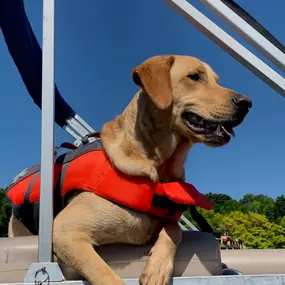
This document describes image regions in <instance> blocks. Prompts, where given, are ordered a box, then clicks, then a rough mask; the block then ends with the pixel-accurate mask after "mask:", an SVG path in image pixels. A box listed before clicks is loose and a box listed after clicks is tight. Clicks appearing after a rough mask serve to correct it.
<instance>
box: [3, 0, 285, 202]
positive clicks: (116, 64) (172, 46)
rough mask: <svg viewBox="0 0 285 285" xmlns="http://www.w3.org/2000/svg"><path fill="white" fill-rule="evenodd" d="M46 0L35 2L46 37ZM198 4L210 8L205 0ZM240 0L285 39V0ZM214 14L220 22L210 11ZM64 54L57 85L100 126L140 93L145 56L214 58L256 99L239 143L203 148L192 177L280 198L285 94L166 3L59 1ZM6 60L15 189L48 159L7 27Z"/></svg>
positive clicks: (59, 136)
mask: <svg viewBox="0 0 285 285" xmlns="http://www.w3.org/2000/svg"><path fill="white" fill-rule="evenodd" d="M41 2H42V1H32V0H29V1H27V0H26V1H25V6H26V11H27V13H28V16H29V19H30V22H31V24H32V27H33V29H34V32H35V34H36V36H37V38H38V40H39V41H40V42H41V40H42V34H41V32H42V24H41V16H42V4H41ZM191 2H192V3H194V4H195V6H196V7H198V8H201V10H202V11H205V9H204V8H203V7H201V5H198V4H199V3H198V1H191ZM261 2H263V4H262V3H261ZM79 3H80V4H79ZM237 3H239V4H241V5H242V6H243V7H244V8H245V9H247V10H248V11H249V12H250V13H252V14H253V16H255V17H256V18H257V19H258V20H259V21H261V23H262V24H263V25H265V27H267V28H268V29H269V30H270V31H271V32H272V33H273V34H274V35H275V36H276V37H277V38H278V39H279V40H280V41H281V42H283V44H284V43H285V33H284V26H285V20H284V9H285V2H284V1H282V0H271V1H270V5H268V3H266V2H265V1H257V0H239V1H237ZM257 3H258V5H257ZM206 15H208V16H209V17H210V18H211V19H216V17H215V16H214V15H212V14H211V13H210V12H208V11H206ZM217 22H218V23H220V24H221V22H220V21H217ZM221 26H222V27H225V29H226V31H228V32H229V33H230V34H232V35H234V36H235V37H236V38H239V37H237V36H236V34H234V33H233V32H232V31H231V30H230V29H229V28H228V27H226V26H225V25H223V24H222V25H221ZM242 43H244V41H242ZM246 46H247V45H246ZM250 49H251V48H250ZM251 50H252V49H251ZM55 52H56V83H57V85H58V87H59V90H60V92H61V94H62V96H63V97H64V98H65V99H66V100H67V101H68V102H69V104H70V105H71V106H72V107H73V108H74V109H75V110H76V112H77V113H78V114H79V115H81V117H83V118H84V119H85V120H86V121H87V122H88V123H89V124H90V125H92V126H93V127H94V128H95V129H96V130H100V128H101V126H102V124H103V123H104V122H106V121H108V120H111V119H113V118H114V117H115V116H116V114H119V113H120V112H122V111H123V109H124V108H125V106H126V105H127V104H128V102H129V101H130V100H131V98H132V97H133V95H134V93H135V92H136V90H137V87H136V86H135V85H134V84H133V82H132V80H131V76H130V74H131V70H132V68H133V67H134V66H135V65H137V64H139V63H140V62H142V61H143V60H144V59H145V58H147V57H150V56H153V55H157V54H168V53H171V54H187V55H193V56H195V57H198V58H200V59H202V60H203V61H206V62H208V63H209V64H210V65H211V66H212V67H213V68H214V69H215V71H216V72H217V73H218V74H219V75H220V82H221V84H222V85H225V86H227V87H229V88H232V89H235V90H237V91H238V92H240V93H243V94H246V95H248V96H249V97H251V99H252V100H253V108H252V110H251V112H250V114H249V115H248V117H247V119H246V120H245V122H244V123H243V124H242V125H241V126H240V127H238V128H237V129H236V135H237V136H236V138H235V139H234V140H233V141H232V142H231V143H230V144H229V145H227V146H225V147H222V148H219V149H217V148H216V149H212V148H209V147H206V146H203V145H196V146H194V147H193V149H192V151H191V153H190V155H189V159H188V162H187V181H188V182H191V183H193V184H194V185H195V186H196V187H197V188H198V189H199V190H200V191H201V192H204V193H205V192H210V191H211V192H219V193H227V194H229V195H231V196H232V197H234V198H240V197H242V196H243V195H244V194H245V193H248V192H251V193H255V194H258V193H262V194H267V195H270V196H272V197H274V198H275V197H276V196H278V195H281V194H283V193H284V185H285V175H284V157H285V147H284V145H285V129H284V122H285V112H284V110H285V99H284V98H282V97H281V96H280V95H278V94H277V93H276V92H274V91H272V90H271V89H270V88H269V87H268V86H267V85H266V84H265V83H263V82H262V81H261V80H259V79H258V78H256V77H255V76H254V75H253V74H252V73H251V72H249V71H248V70H247V69H246V68H244V67H243V66H242V65H240V64H239V63H238V62H236V61H235V60H234V59H233V58H232V57H230V56H229V55H228V54H226V53H225V52H223V51H222V50H221V49H220V48H219V47H218V46H216V45H215V44H214V43H212V42H211V41H210V40H209V39H208V38H206V37H205V36H204V35H202V34H201V33H199V32H198V31H197V30H196V29H195V28H194V27H192V26H191V25H190V24H189V23H188V22H186V20H185V19H184V18H182V17H181V16H179V15H178V14H176V13H175V12H174V11H173V10H172V9H171V8H169V7H168V6H167V5H165V4H164V3H163V1H154V0H144V1H133V0H125V1H94V0H85V1H78V0H60V1H56V49H55ZM262 58H263V57H262ZM0 63H1V64H0V74H1V84H0V94H1V104H0V126H1V128H0V129H1V140H0V154H1V172H0V187H5V186H7V185H8V184H9V183H10V182H11V180H12V178H13V177H14V176H15V175H16V174H17V173H18V172H19V171H21V170H22V169H23V168H25V167H27V166H30V165H32V164H34V163H37V162H39V160H40V123H41V113H40V110H39V109H38V107H37V106H35V105H34V104H33V101H32V100H31V98H30V97H29V95H28V93H27V91H26V88H25V86H24V84H23V82H22V80H21V78H20V75H19V73H18V71H17V69H16V67H15V65H14V63H13V61H12V59H11V57H10V55H9V53H8V51H7V47H6V45H5V42H4V40H3V37H2V34H1V33H0ZM67 140H68V141H73V138H71V137H70V136H69V135H68V134H66V133H65V131H63V130H61V129H60V128H59V127H56V143H60V142H63V141H67Z"/></svg>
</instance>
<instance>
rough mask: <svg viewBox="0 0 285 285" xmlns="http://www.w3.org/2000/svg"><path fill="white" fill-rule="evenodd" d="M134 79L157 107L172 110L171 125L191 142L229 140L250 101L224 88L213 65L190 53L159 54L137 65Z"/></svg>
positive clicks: (162, 109)
mask: <svg viewBox="0 0 285 285" xmlns="http://www.w3.org/2000/svg"><path fill="white" fill-rule="evenodd" d="M132 77H133V80H134V82H135V83H136V84H137V85H138V86H140V87H141V88H142V90H143V92H144V93H145V94H147V96H149V98H150V99H151V101H152V102H153V104H154V105H155V107H156V108H157V109H159V110H161V111H165V112H168V111H169V110H170V111H171V113H172V115H171V117H172V118H171V120H172V124H171V128H172V130H173V131H175V132H177V133H178V134H179V135H181V136H183V137H187V138H189V139H190V140H191V141H192V142H194V143H195V142H202V143H205V144H206V145H209V146H222V145H224V144H226V143H228V142H229V141H230V139H231V136H232V135H233V134H234V131H233V128H234V127H236V126H238V125H239V124H240V123H241V122H242V121H243V119H244V118H245V116H246V115H247V113H248V111H249V108H251V106H252V103H251V100H250V99H249V98H248V97H246V96H243V95H240V94H238V93H237V92H235V91H233V90H230V89H227V88H225V87H222V86H221V85H219V83H218V80H219V78H218V76H217V74H216V73H215V72H214V71H213V70H212V69H211V67H210V66H209V65H208V64H206V63H204V62H202V61H200V60H198V59H197V58H193V57H190V56H172V55H170V56H156V57H152V58H149V59H147V60H146V61H145V62H143V63H142V64H141V65H139V66H137V67H135V68H134V69H133V72H132Z"/></svg>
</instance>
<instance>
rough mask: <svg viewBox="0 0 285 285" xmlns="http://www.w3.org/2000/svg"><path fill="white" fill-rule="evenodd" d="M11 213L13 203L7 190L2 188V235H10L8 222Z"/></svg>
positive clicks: (0, 212)
mask: <svg viewBox="0 0 285 285" xmlns="http://www.w3.org/2000/svg"><path fill="white" fill-rule="evenodd" d="M10 215H11V205H10V202H9V201H8V199H7V197H6V190H5V189H2V188H0V237H6V236H7V235H8V222H9V218H10Z"/></svg>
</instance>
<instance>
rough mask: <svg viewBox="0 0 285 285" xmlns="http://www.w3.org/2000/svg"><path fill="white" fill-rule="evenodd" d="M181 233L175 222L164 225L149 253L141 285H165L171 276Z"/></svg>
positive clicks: (141, 277)
mask: <svg viewBox="0 0 285 285" xmlns="http://www.w3.org/2000/svg"><path fill="white" fill-rule="evenodd" d="M181 239H182V232H181V229H180V227H179V225H178V223H177V222H171V223H169V224H166V225H165V226H164V228H163V229H162V230H161V231H160V233H159V236H158V239H157V241H156V243H155V244H154V246H153V247H152V249H151V251H150V256H149V260H148V262H147V264H146V265H145V268H144V270H143V273H142V275H141V276H140V284H141V285H166V284H168V282H169V279H170V278H171V276H172V272H173V265H174V259H175V255H176V250H177V247H178V246H179V244H180V242H181Z"/></svg>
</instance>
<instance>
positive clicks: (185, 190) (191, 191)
mask: <svg viewBox="0 0 285 285" xmlns="http://www.w3.org/2000/svg"><path fill="white" fill-rule="evenodd" d="M162 185H163V192H164V195H165V196H167V197H168V198H169V199H170V200H172V201H173V202H175V203H177V204H184V205H189V206H198V207H200V208H203V209H206V210H211V209H213V208H214V207H213V204H212V203H211V201H210V200H208V198H207V197H206V196H205V195H203V194H202V193H200V192H199V191H198V190H197V189H196V188H195V187H194V186H193V185H192V184H189V183H186V182H169V183H163V184H162Z"/></svg>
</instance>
